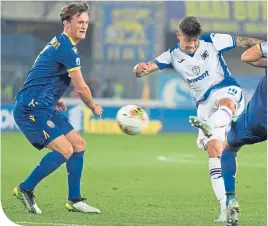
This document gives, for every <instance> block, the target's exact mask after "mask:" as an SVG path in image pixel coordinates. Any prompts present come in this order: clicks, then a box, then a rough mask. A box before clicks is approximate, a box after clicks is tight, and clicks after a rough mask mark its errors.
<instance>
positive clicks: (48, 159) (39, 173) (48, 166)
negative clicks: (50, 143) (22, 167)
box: [21, 151, 67, 191]
mask: <svg viewBox="0 0 268 226" xmlns="http://www.w3.org/2000/svg"><path fill="white" fill-rule="evenodd" d="M66 161H67V159H66V158H65V157H64V156H63V155H62V154H61V153H60V152H58V151H51V152H49V153H47V154H46V155H45V156H44V157H43V158H42V159H41V161H40V163H39V165H38V166H37V167H36V168H35V169H34V170H33V172H32V173H31V174H30V176H29V177H28V178H27V179H26V180H25V181H24V182H23V183H22V184H21V188H22V189H25V190H28V191H32V190H34V188H35V187H36V185H37V184H38V183H39V182H40V181H41V180H42V179H44V178H45V177H46V176H48V175H49V174H51V173H52V172H54V171H55V170H56V169H58V168H59V167H60V165H61V164H63V163H65V162H66Z"/></svg>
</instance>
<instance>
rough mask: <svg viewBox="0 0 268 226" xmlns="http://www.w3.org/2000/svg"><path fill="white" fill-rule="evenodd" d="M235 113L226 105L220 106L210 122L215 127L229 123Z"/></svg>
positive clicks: (209, 119) (210, 118)
mask: <svg viewBox="0 0 268 226" xmlns="http://www.w3.org/2000/svg"><path fill="white" fill-rule="evenodd" d="M232 117H233V113H232V111H231V109H229V108H228V107H226V106H220V107H219V108H218V110H217V111H216V112H214V113H213V114H212V115H211V116H210V117H209V118H208V122H209V123H210V124H211V125H212V126H213V127H214V128H219V127H223V126H226V125H229V124H230V123H231V121H232Z"/></svg>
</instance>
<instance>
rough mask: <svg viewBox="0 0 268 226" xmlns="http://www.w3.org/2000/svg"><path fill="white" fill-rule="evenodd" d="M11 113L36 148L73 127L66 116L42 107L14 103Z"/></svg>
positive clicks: (41, 147)
mask: <svg viewBox="0 0 268 226" xmlns="http://www.w3.org/2000/svg"><path fill="white" fill-rule="evenodd" d="M13 115H14V119H15V122H16V123H17V125H18V127H19V128H20V130H21V131H22V132H23V134H24V135H25V136H26V138H27V139H28V140H29V141H30V143H31V144H32V145H33V146H34V147H35V148H37V149H38V150H41V149H43V148H44V147H46V146H47V145H48V144H49V143H50V142H51V141H53V140H54V139H55V138H57V137H59V136H61V135H66V134H68V133H69V132H70V131H72V130H73V129H74V128H73V126H72V125H71V124H70V123H69V120H68V118H67V117H66V116H64V115H63V114H61V113H60V112H58V111H54V112H53V113H49V114H48V113H47V112H46V111H45V110H44V109H35V108H31V107H28V106H23V105H20V104H18V103H16V104H15V107H14V111H13Z"/></svg>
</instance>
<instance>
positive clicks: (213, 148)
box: [206, 139, 224, 158]
mask: <svg viewBox="0 0 268 226" xmlns="http://www.w3.org/2000/svg"><path fill="white" fill-rule="evenodd" d="M223 148H224V144H223V142H222V141H220V140H217V139H213V140H211V141H209V142H208V143H207V144H206V150H207V152H208V157H209V158H217V157H220V156H221V153H222V150H223Z"/></svg>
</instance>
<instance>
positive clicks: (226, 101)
mask: <svg viewBox="0 0 268 226" xmlns="http://www.w3.org/2000/svg"><path fill="white" fill-rule="evenodd" d="M219 106H225V107H228V108H229V109H230V110H231V111H232V113H233V115H234V114H235V111H236V104H235V102H234V101H233V100H232V99H230V98H224V99H221V100H220V101H219Z"/></svg>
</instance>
